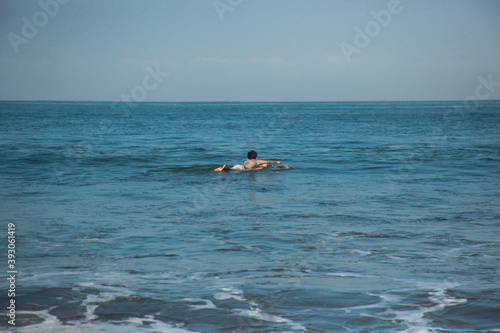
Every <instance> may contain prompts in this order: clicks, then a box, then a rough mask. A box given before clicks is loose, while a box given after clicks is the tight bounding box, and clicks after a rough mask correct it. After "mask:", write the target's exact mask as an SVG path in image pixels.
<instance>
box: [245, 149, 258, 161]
mask: <svg viewBox="0 0 500 333" xmlns="http://www.w3.org/2000/svg"><path fill="white" fill-rule="evenodd" d="M247 157H248V159H249V160H254V159H256V158H257V152H256V151H255V150H250V151H249V152H248V154H247Z"/></svg>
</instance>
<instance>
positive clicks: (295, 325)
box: [233, 309, 306, 331]
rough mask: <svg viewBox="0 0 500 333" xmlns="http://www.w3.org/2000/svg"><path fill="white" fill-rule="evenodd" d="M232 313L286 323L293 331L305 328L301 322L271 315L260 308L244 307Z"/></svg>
mask: <svg viewBox="0 0 500 333" xmlns="http://www.w3.org/2000/svg"><path fill="white" fill-rule="evenodd" d="M233 312H234V313H236V314H237V315H240V316H243V317H247V318H253V319H257V320H261V321H267V322H271V323H286V324H288V325H289V326H290V328H291V329H292V330H294V331H305V330H306V328H305V327H304V326H302V325H301V324H298V323H295V322H293V321H291V320H290V319H286V318H283V317H280V316H276V315H272V314H269V313H264V312H262V310H260V309H254V310H245V309H238V310H234V311H233Z"/></svg>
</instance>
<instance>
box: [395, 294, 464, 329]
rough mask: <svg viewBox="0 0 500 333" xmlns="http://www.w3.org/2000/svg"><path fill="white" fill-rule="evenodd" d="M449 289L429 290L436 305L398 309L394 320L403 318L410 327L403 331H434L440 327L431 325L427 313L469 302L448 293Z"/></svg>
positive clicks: (430, 298)
mask: <svg viewBox="0 0 500 333" xmlns="http://www.w3.org/2000/svg"><path fill="white" fill-rule="evenodd" d="M446 290H447V289H438V290H435V291H433V292H429V300H430V301H432V302H433V303H434V304H435V305H433V306H431V307H427V308H422V307H421V308H419V309H417V310H408V311H396V312H394V313H395V315H396V318H394V319H393V320H401V321H403V322H404V323H405V324H406V325H407V326H410V327H408V329H406V330H404V331H402V333H425V332H434V331H435V330H438V329H439V328H434V327H429V320H427V319H425V318H424V317H425V315H426V314H427V313H430V312H434V311H439V310H442V309H444V308H446V307H448V306H454V305H458V304H463V303H466V302H467V299H465V298H455V297H451V296H449V295H447V294H446Z"/></svg>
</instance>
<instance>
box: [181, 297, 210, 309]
mask: <svg viewBox="0 0 500 333" xmlns="http://www.w3.org/2000/svg"><path fill="white" fill-rule="evenodd" d="M183 300H184V301H188V302H205V304H201V305H190V306H189V307H191V308H193V309H195V310H201V309H216V308H217V307H216V306H215V304H214V303H212V301H210V300H208V299H201V298H184V299H183Z"/></svg>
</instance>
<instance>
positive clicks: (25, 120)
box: [0, 101, 500, 332]
mask: <svg viewBox="0 0 500 333" xmlns="http://www.w3.org/2000/svg"><path fill="white" fill-rule="evenodd" d="M0 139H1V140H0V156H1V159H0V174H1V178H0V197H1V201H0V221H1V224H0V227H1V228H3V229H4V231H2V235H4V236H3V237H2V239H1V240H0V241H1V243H0V246H1V247H2V248H3V249H4V253H5V260H4V262H5V264H4V266H5V269H4V272H6V271H7V225H8V223H14V224H15V226H16V251H17V257H16V268H17V270H18V274H17V280H16V298H15V299H16V304H17V308H16V315H17V317H16V324H17V325H16V329H14V330H13V331H17V332H54V331H56V332H65V331H67V332H78V331H79V332H500V322H499V320H498V318H500V310H499V308H500V286H499V283H498V269H499V268H500V218H499V217H500V205H499V201H500V200H499V199H500V102H495V101H492V102H481V103H479V104H478V106H477V107H476V108H474V109H470V108H469V109H467V108H466V107H465V105H463V103H461V102H460V101H458V102H418V103H417V102H397V103H396V102H393V103H382V102H377V103H140V104H130V105H128V104H118V103H52V102H2V103H0ZM251 149H254V150H256V151H257V152H258V153H259V158H262V159H276V160H282V161H284V162H285V164H284V165H277V166H270V167H269V168H267V169H265V170H260V171H253V172H230V173H217V172H213V169H215V168H216V167H218V166H220V165H222V164H228V165H235V164H242V163H243V162H244V161H245V158H246V153H247V152H248V151H249V150H251ZM4 274H5V273H4ZM0 288H1V289H2V290H4V291H5V290H7V289H8V284H7V282H6V279H2V283H1V284H0ZM0 300H1V302H2V304H4V305H6V304H8V302H9V298H8V297H7V292H2V293H1V295H0ZM2 308H4V309H5V306H3V307H2ZM3 311H5V310H3ZM3 316H4V320H2V323H1V326H0V327H1V329H4V330H12V327H11V326H10V325H9V324H8V323H7V319H8V317H6V316H5V315H3Z"/></svg>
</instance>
